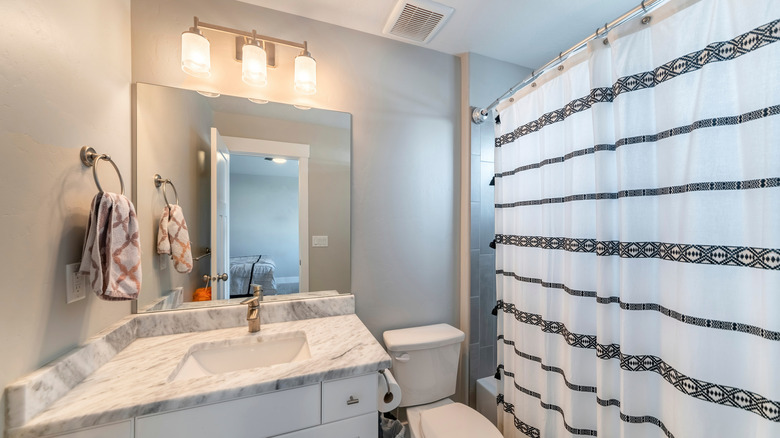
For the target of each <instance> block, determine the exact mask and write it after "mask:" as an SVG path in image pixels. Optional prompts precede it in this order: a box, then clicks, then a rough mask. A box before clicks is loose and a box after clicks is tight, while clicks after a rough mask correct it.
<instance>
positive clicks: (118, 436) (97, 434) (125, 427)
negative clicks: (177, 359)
mask: <svg viewBox="0 0 780 438" xmlns="http://www.w3.org/2000/svg"><path fill="white" fill-rule="evenodd" d="M47 437H49V438H133V420H126V421H122V422H120V423H114V424H109V425H106V426H97V427H92V428H89V429H82V430H78V431H76V432H70V433H66V434H62V435H47ZM361 438H362V437H361Z"/></svg>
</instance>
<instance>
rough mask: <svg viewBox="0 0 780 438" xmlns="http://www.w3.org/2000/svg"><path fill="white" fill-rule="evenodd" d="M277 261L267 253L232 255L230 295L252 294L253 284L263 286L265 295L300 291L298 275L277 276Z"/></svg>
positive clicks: (247, 295)
mask: <svg viewBox="0 0 780 438" xmlns="http://www.w3.org/2000/svg"><path fill="white" fill-rule="evenodd" d="M275 273H276V262H274V260H273V259H272V258H271V257H269V256H267V255H251V256H236V257H230V275H229V278H230V297H231V298H240V297H249V296H251V295H252V292H253V290H252V285H253V284H259V285H262V286H263V295H287V294H294V293H297V292H298V289H299V283H298V277H276V275H275Z"/></svg>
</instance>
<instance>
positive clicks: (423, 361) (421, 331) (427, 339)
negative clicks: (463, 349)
mask: <svg viewBox="0 0 780 438" xmlns="http://www.w3.org/2000/svg"><path fill="white" fill-rule="evenodd" d="M383 337H384V340H385V346H387V350H388V352H389V353H390V357H391V358H392V360H393V375H394V376H395V378H396V380H397V381H398V385H399V386H400V387H401V407H405V406H417V405H421V404H425V403H431V402H434V401H437V400H441V399H443V398H446V397H449V396H451V395H452V394H454V393H455V384H456V382H457V379H458V360H459V357H460V343H461V342H462V341H463V339H465V337H466V335H465V334H464V333H463V332H462V331H460V330H458V329H456V328H455V327H453V326H451V325H448V324H435V325H427V326H423V327H412V328H406V329H399V330H389V331H386V332H384V334H383Z"/></svg>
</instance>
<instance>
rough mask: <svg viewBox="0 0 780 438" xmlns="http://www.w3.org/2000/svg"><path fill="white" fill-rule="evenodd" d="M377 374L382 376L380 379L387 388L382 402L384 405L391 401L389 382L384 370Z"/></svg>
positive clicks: (391, 394)
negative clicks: (383, 380) (383, 379)
mask: <svg viewBox="0 0 780 438" xmlns="http://www.w3.org/2000/svg"><path fill="white" fill-rule="evenodd" d="M379 374H381V375H382V377H384V378H385V387H386V388H387V391H386V392H385V396H384V398H383V401H384V402H385V403H390V402H392V401H393V393H392V392H390V381H389V380H388V379H387V375H386V374H385V370H379Z"/></svg>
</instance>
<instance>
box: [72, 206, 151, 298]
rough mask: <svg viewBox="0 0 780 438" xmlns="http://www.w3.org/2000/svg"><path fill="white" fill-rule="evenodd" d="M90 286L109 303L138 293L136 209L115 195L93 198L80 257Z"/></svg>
mask: <svg viewBox="0 0 780 438" xmlns="http://www.w3.org/2000/svg"><path fill="white" fill-rule="evenodd" d="M79 270H80V271H81V273H82V274H89V287H90V288H92V291H93V292H95V294H96V295H97V296H98V297H100V298H102V299H104V300H109V301H121V300H134V299H136V298H137V297H138V292H140V290H141V244H140V235H139V232H138V220H137V219H136V216H135V208H134V207H133V203H132V202H130V200H129V199H127V198H125V197H124V196H122V195H118V194H116V193H98V194H97V195H95V197H94V198H93V199H92V207H91V208H90V211H89V224H88V225H87V234H86V236H85V237H84V253H83V255H82V256H81V268H80V269H79Z"/></svg>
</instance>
